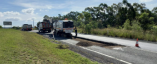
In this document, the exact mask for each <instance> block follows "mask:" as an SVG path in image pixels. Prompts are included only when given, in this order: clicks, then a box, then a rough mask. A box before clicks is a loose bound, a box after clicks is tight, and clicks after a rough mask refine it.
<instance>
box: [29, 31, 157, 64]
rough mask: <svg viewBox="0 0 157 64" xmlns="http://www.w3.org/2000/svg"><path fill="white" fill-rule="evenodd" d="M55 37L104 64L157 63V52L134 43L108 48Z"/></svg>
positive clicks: (50, 37)
mask: <svg viewBox="0 0 157 64" xmlns="http://www.w3.org/2000/svg"><path fill="white" fill-rule="evenodd" d="M30 32H35V33H38V31H37V30H33V31H30ZM38 34H40V35H43V36H44V37H46V38H49V39H53V35H52V33H38ZM73 35H74V34H73ZM78 37H88V38H98V39H100V41H103V40H105V41H106V40H107V41H109V39H110V40H113V39H114V38H108V39H104V38H103V37H102V36H94V35H84V34H78ZM105 38H107V37H105ZM55 39H56V40H58V41H61V42H62V43H64V44H68V45H69V46H70V50H72V51H74V52H77V53H79V54H81V55H82V56H85V57H87V58H89V59H91V60H93V61H97V62H99V63H102V64H104V63H107V64H111V63H113V64H156V63H157V60H156V59H157V53H154V52H150V51H145V50H141V49H140V48H136V47H133V45H132V47H130V46H126V47H118V48H113V49H108V48H104V47H100V46H96V45H92V46H88V47H83V46H77V44H78V43H79V41H76V40H74V39H68V38H64V37H58V36H55ZM117 40H118V39H117ZM120 41H122V42H125V43H130V42H127V40H122V39H121V40H120ZM109 42H111V41H109ZM115 42H116V41H115ZM134 42H136V41H134ZM140 46H141V45H140Z"/></svg>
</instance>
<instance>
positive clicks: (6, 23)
mask: <svg viewBox="0 0 157 64" xmlns="http://www.w3.org/2000/svg"><path fill="white" fill-rule="evenodd" d="M3 25H12V22H11V21H3Z"/></svg>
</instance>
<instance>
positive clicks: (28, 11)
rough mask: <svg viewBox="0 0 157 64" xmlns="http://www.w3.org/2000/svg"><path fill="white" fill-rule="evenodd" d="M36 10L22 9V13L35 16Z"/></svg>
mask: <svg viewBox="0 0 157 64" xmlns="http://www.w3.org/2000/svg"><path fill="white" fill-rule="evenodd" d="M34 10H35V9H34V8H28V9H22V12H24V13H27V14H34Z"/></svg>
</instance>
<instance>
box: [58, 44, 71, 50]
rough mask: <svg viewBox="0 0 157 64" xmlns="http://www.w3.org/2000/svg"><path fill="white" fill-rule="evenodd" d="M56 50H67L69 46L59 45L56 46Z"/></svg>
mask: <svg viewBox="0 0 157 64" xmlns="http://www.w3.org/2000/svg"><path fill="white" fill-rule="evenodd" d="M58 48H59V49H67V48H69V46H68V45H65V44H60V45H58Z"/></svg>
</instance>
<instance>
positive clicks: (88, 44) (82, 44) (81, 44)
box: [76, 42, 92, 47]
mask: <svg viewBox="0 0 157 64" xmlns="http://www.w3.org/2000/svg"><path fill="white" fill-rule="evenodd" d="M76 45H78V46H84V47H88V46H92V44H91V43H88V42H79V43H77V44H76Z"/></svg>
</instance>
